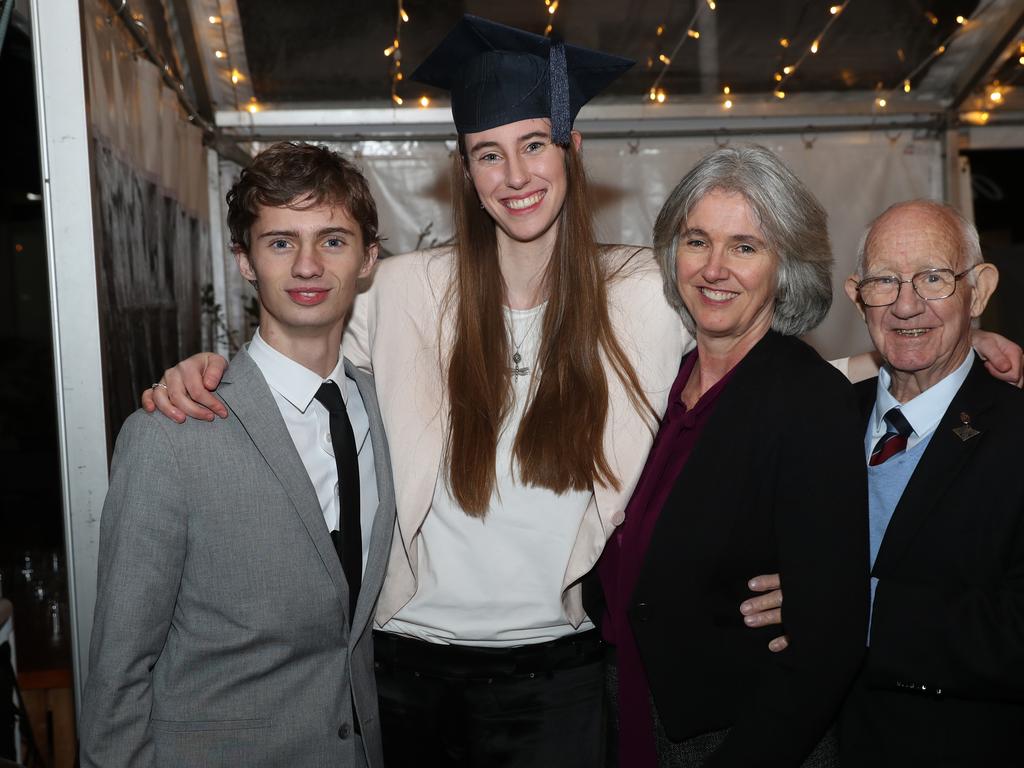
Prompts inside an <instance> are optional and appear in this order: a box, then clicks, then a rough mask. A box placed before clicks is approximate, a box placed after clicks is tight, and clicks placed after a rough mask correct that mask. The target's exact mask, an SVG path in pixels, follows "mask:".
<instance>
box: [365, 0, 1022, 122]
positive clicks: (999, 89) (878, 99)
mask: <svg viewBox="0 0 1024 768" xmlns="http://www.w3.org/2000/svg"><path fill="white" fill-rule="evenodd" d="M719 1H722V2H728V0H698V2H696V4H695V8H694V12H693V15H692V17H691V18H690V20H689V22H688V23H687V24H686V25H685V26H684V27H683V30H682V32H681V33H680V34H679V36H678V39H677V42H676V43H675V45H674V46H673V47H672V48H671V49H668V48H666V47H663V46H662V43H664V41H665V39H666V36H667V32H668V29H667V26H666V25H665V24H659V25H658V27H657V29H656V31H655V49H656V50H658V53H657V56H656V57H654V56H652V57H650V58H649V59H648V62H647V67H648V69H654V68H655V67H656V66H657V65H660V66H658V72H657V74H656V76H655V78H654V81H653V82H652V83H651V86H650V88H648V89H647V92H646V94H645V99H646V100H648V101H650V102H652V103H654V104H655V105H657V104H664V103H665V102H666V101H668V100H669V94H668V92H667V90H666V88H665V87H664V80H665V77H666V75H667V74H668V72H669V70H670V69H671V67H672V66H673V62H674V61H676V60H677V58H678V56H679V53H680V51H681V50H682V48H683V46H684V45H686V44H687V43H689V42H690V41H691V40H692V41H694V42H695V43H699V41H700V38H701V34H700V23H701V20H702V17H703V16H704V14H708V13H713V12H715V10H716V9H717V8H718V2H719ZM559 2H560V0H544V14H545V17H546V19H547V20H546V24H545V28H544V35H545V36H549V35H550V34H551V32H552V30H553V28H554V16H555V14H556V13H557V12H558V10H559ZM562 2H564V0H562ZM851 2H852V0H843V1H842V2H833V3H832V4H828V5H826V4H825V3H824V2H823V3H822V15H823V19H822V25H821V28H820V30H819V31H818V33H817V34H816V35H814V36H813V37H812V38H810V43H809V44H806V45H803V46H801V47H799V48H798V47H797V46H796V45H795V44H794V41H793V39H792V38H790V37H783V38H780V39H779V41H778V44H779V47H780V48H781V49H782V51H783V53H782V56H781V57H780V63H781V66H780V67H779V69H778V71H776V72H774V73H773V74H772V82H771V84H770V88H771V94H772V95H773V96H774V97H775V98H776V99H778V100H782V99H785V98H786V95H787V93H788V92H789V91H790V89H791V82H792V80H793V78H794V77H795V76H796V75H797V73H798V72H799V71H800V68H801V67H802V66H803V65H804V63H805V62H806V61H807V59H808V58H809V57H811V56H816V55H818V54H819V52H821V51H822V50H823V49H824V48H825V40H826V38H827V37H828V36H829V34H830V32H831V31H832V29H833V27H834V26H835V24H836V23H838V22H839V20H840V19H841V18H842V17H843V15H844V12H845V11H846V10H847V8H848V6H849V5H850V3H851ZM923 18H924V20H925V22H926V23H928V24H931V25H938V24H939V18H938V17H937V16H936V15H935V14H934V13H933V12H932V11H923ZM956 21H957V26H956V28H955V29H954V30H953V31H952V32H951V33H950V34H949V35H948V36H947V37H946V39H945V40H943V41H942V43H940V44H939V45H938V46H936V47H935V48H933V49H932V50H931V51H930V52H929V53H928V55H927V56H925V57H924V59H923V60H921V61H920V62H918V63H917V64H916V65H915V66H913V67H912V68H911V69H910V70H909V71H908V72H906V74H904V76H903V77H902V78H900V80H899V81H898V82H896V83H894V84H893V85H891V86H890V87H884V86H883V85H882V84H879V86H878V87H877V88H876V89H875V92H874V94H873V97H874V105H873V108H874V109H875V110H884V109H886V108H887V107H888V106H889V105H890V104H891V103H892V102H893V99H894V97H896V98H898V97H899V95H900V94H903V95H906V94H909V93H910V92H911V90H912V89H913V87H914V84H915V83H916V82H917V80H918V78H919V77H920V76H921V75H922V74H923V73H924V72H925V71H926V70H927V69H928V67H929V65H930V64H931V63H932V62H933V61H934V60H935V59H937V58H938V57H939V56H941V55H942V54H944V53H945V52H946V50H947V48H948V47H949V46H950V44H951V43H952V42H953V41H954V40H955V39H956V38H957V37H958V36H959V35H960V34H962V33H963V32H964V30H966V29H968V28H969V27H970V25H971V22H970V20H969V19H967V18H965V17H964V16H957V17H956ZM408 22H409V14H408V13H407V12H406V10H405V8H404V5H403V0H397V14H396V20H395V36H394V39H393V40H392V41H391V44H390V45H389V46H388V47H387V48H385V49H384V55H385V56H386V57H388V58H389V59H390V60H391V63H390V74H391V100H392V102H394V104H395V105H396V106H401V105H402V104H403V103H404V101H403V99H402V97H401V96H400V95H399V93H398V87H399V84H400V83H401V82H402V58H401V54H402V50H401V40H402V28H403V26H404V25H405V24H407V23H408ZM1019 49H1020V52H1019V60H1018V66H1017V67H1016V70H1015V71H1014V72H1013V73H1011V76H1010V77H1009V78H1008V79H1006V80H1004V81H1002V82H1000V81H999V80H994V81H993V82H991V83H990V84H989V85H987V86H986V88H985V98H986V101H987V102H988V103H989V104H990V105H991V106H992V107H997V106H1000V105H1001V104H1002V103H1003V101H1004V97H1005V94H1006V92H1007V90H1008V89H1009V88H1011V87H1013V83H1014V82H1015V81H1016V79H1017V78H1018V77H1019V75H1020V71H1021V68H1024V40H1022V41H1021V42H1020V43H1019ZM797 52H799V53H798V55H797ZM787 54H792V58H790V59H789V60H788V61H787V60H786V55H787ZM897 55H898V56H899V59H900V61H901V62H903V61H905V60H906V55H905V53H904V51H903V49H900V50H899V51H897ZM736 101H737V94H736V93H735V91H734V89H733V88H732V87H730V86H729V85H727V84H722V86H721V105H722V108H723V109H724V110H731V109H732V108H733V106H734V105H735V104H736ZM417 103H418V105H419V106H420V107H428V106H430V99H429V97H427V96H426V95H424V96H421V97H420V98H419V99H418V102H417ZM985 119H986V120H987V117H986V118H985Z"/></svg>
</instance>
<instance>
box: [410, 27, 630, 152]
mask: <svg viewBox="0 0 1024 768" xmlns="http://www.w3.org/2000/svg"><path fill="white" fill-rule="evenodd" d="M633 63H634V62H632V61H630V60H629V59H624V58H622V57H620V56H612V55H610V54H607V53H601V52H600V51H592V50H590V49H588V48H578V47H577V46H574V45H565V44H564V43H562V42H560V41H554V40H552V39H551V38H547V37H542V36H540V35H535V34H532V33H530V32H524V31H523V30H521V29H515V28H514V27H507V26H505V25H504V24H498V23H496V22H493V21H488V20H487V19H481V18H478V17H476V16H470V15H468V14H467V15H465V16H463V17H462V20H461V21H460V22H459V23H458V24H457V25H456V26H455V28H454V29H453V30H452V31H451V32H449V33H448V36H447V37H446V38H445V39H444V40H443V41H442V42H441V44H440V45H439V46H437V48H435V49H434V50H433V52H431V54H430V55H429V56H427V59H426V61H424V62H423V63H422V64H420V66H419V67H417V68H416V71H415V72H413V73H412V79H413V80H415V81H416V82H419V83H424V84H426V85H433V86H435V87H437V88H443V89H444V90H446V91H450V92H451V98H452V117H453V118H454V119H455V127H456V128H457V129H458V131H459V133H476V132H478V131H486V130H488V129H490V128H496V127H498V126H499V125H505V124H506V123H514V122H516V121H517V120H527V119H529V118H533V117H547V118H550V119H551V134H552V140H553V141H555V142H556V143H558V144H566V143H568V141H569V132H570V130H571V129H572V123H573V120H575V119H576V115H577V114H578V113H579V111H580V109H581V108H582V107H583V105H584V104H586V103H587V102H588V101H590V100H591V99H592V98H594V96H596V95H597V94H598V93H600V92H601V91H602V90H603V89H604V88H606V87H607V86H608V85H609V84H610V83H611V82H612V81H614V80H615V79H616V78H617V77H618V76H619V75H621V74H622V73H623V72H625V71H626V70H627V69H629V68H630V67H631V66H633Z"/></svg>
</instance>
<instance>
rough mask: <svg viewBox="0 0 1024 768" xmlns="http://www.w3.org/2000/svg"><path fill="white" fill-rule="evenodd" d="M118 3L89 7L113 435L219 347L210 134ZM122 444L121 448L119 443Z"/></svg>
mask: <svg viewBox="0 0 1024 768" xmlns="http://www.w3.org/2000/svg"><path fill="white" fill-rule="evenodd" d="M110 14H111V10H110V7H109V5H108V4H106V3H104V2H101V0H87V2H86V3H84V16H85V18H84V23H83V29H84V39H85V57H86V69H87V73H88V96H89V99H88V103H89V119H90V128H91V134H92V135H91V139H92V147H91V148H92V162H93V167H94V174H93V177H94V202H95V206H96V216H95V220H96V228H97V232H96V244H97V262H98V282H99V286H98V290H99V293H100V296H101V301H100V315H101V318H100V320H101V329H102V337H103V341H104V367H105V373H106V375H105V379H104V387H105V394H106V401H107V408H108V420H107V421H108V425H109V428H110V431H111V436H113V435H114V434H116V433H117V431H118V430H119V429H120V426H121V424H122V422H123V421H124V419H125V418H126V417H127V416H128V415H129V414H130V413H131V412H132V411H133V410H135V408H136V407H137V404H138V393H139V392H140V391H141V390H142V389H143V388H144V387H146V386H148V385H149V384H150V382H152V381H154V378H155V377H159V375H160V373H161V372H162V371H163V369H164V368H165V367H167V366H168V365H170V364H172V363H173V362H175V361H176V360H179V359H180V358H182V357H183V356H186V355H188V354H191V353H192V352H195V351H197V350H198V349H200V348H201V347H203V346H206V347H208V346H209V344H210V341H209V339H210V333H209V329H208V328H207V327H206V324H204V323H203V319H204V318H203V307H202V303H201V291H202V286H203V284H206V283H209V282H210V280H211V275H210V262H209V258H208V253H209V246H208V238H209V224H208V217H209V208H208V203H207V176H206V152H205V150H204V148H203V145H202V132H201V131H200V129H199V128H197V127H196V126H194V125H192V124H190V123H189V122H188V120H187V119H186V117H185V115H184V114H183V113H182V111H181V109H180V107H179V105H178V102H177V98H176V96H175V94H174V93H173V92H172V91H171V90H170V89H169V88H167V87H166V86H165V84H164V83H163V81H162V79H161V76H160V72H159V70H158V69H157V68H156V66H154V65H153V64H151V63H150V62H149V61H146V60H144V59H141V58H138V57H137V56H135V55H134V54H133V46H132V41H131V38H130V37H129V36H128V35H127V33H126V32H125V31H124V29H123V28H122V27H121V22H120V21H118V20H117V19H111V18H110ZM112 444H113V442H112V441H111V445H112Z"/></svg>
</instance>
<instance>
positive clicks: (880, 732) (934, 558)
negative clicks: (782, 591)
mask: <svg viewBox="0 0 1024 768" xmlns="http://www.w3.org/2000/svg"><path fill="white" fill-rule="evenodd" d="M875 381H876V380H871V381H869V382H863V383H862V384H860V385H858V394H859V395H860V396H861V402H862V409H863V419H864V422H862V423H866V421H867V418H868V416H869V414H870V412H871V409H872V408H873V407H874V404H875V393H876V384H875ZM961 414H967V416H968V418H969V420H970V424H971V426H972V427H973V428H974V429H976V430H978V431H979V432H980V433H981V434H979V435H977V436H975V437H972V438H970V439H968V440H961V439H960V438H959V437H957V435H956V434H954V432H953V430H954V429H955V428H956V427H959V426H960V425H961V421H962V419H961ZM872 575H873V576H875V577H877V578H878V587H877V590H876V593H875V608H874V615H873V617H872V623H871V647H870V649H869V650H868V655H867V658H866V661H865V664H864V668H863V670H862V672H861V675H860V678H859V679H858V683H857V686H856V687H855V690H854V693H853V694H852V695H851V696H850V699H849V701H848V702H847V706H846V707H845V709H844V712H843V717H842V721H841V729H840V736H841V741H840V746H841V753H842V756H843V768H847V766H872V768H875V767H876V766H890V765H892V766H897V765H898V766H925V765H926V766H953V765H956V766H972V767H973V766H985V768H989V767H990V766H1003V765H1015V766H1019V765H1022V764H1024V748H1022V747H1021V744H1020V739H1021V737H1022V736H1024V393H1022V392H1021V391H1020V390H1018V389H1016V388H1014V387H1011V386H1010V385H1008V384H1004V383H1002V382H999V381H996V380H995V379H993V378H992V377H991V376H989V375H988V373H987V372H986V371H985V368H984V365H983V364H982V363H981V362H980V361H976V362H975V363H974V367H973V368H972V369H971V372H970V373H969V374H968V377H967V380H966V381H965V382H964V384H963V386H961V387H960V391H959V392H957V394H956V396H955V397H954V398H953V401H952V402H951V403H950V406H949V408H948V409H947V410H946V413H945V415H944V416H943V418H942V421H941V422H940V424H939V426H938V427H937V428H936V430H935V433H934V434H933V435H932V439H931V441H930V442H929V444H928V447H927V448H926V449H925V452H924V455H922V457H921V461H920V463H919V464H918V465H917V469H916V470H915V471H914V474H913V475H912V476H911V478H910V482H909V483H908V484H907V488H906V490H905V491H904V492H903V497H902V498H901V499H900V502H899V505H898V506H897V507H896V510H895V512H894V513H893V516H892V519H891V521H890V522H889V526H888V529H887V530H886V532H885V537H884V538H883V539H882V545H881V549H880V550H879V552H878V557H877V559H876V560H875V567H874V570H873V572H872ZM786 596H787V598H788V592H787V593H786ZM787 607H788V605H787Z"/></svg>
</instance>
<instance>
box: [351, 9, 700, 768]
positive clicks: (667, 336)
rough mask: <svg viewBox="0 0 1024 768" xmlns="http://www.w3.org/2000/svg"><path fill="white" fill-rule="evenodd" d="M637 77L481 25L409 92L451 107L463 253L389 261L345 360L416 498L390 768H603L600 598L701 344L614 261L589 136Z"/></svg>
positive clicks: (383, 676) (384, 636)
mask: <svg viewBox="0 0 1024 768" xmlns="http://www.w3.org/2000/svg"><path fill="white" fill-rule="evenodd" d="M631 64H632V62H630V61H628V60H625V59H621V58H618V57H615V56H609V55H606V54H602V53H598V52H596V51H590V50H586V49H582V48H577V47H574V46H569V45H563V44H561V43H552V41H551V40H549V39H546V38H543V37H539V36H537V35H532V34H528V33H525V32H522V31H520V30H516V29H511V28H508V27H505V26H502V25H500V24H494V23H491V22H488V21H485V20H482V19H476V18H472V17H466V18H465V19H464V20H463V21H462V22H461V23H460V24H459V25H458V26H457V27H456V28H455V29H454V30H453V31H452V32H451V33H450V34H449V36H448V37H447V38H446V39H445V40H444V41H443V42H442V43H441V45H440V46H438V48H437V49H436V50H435V51H434V52H433V53H432V54H431V55H430V56H429V57H428V58H427V60H426V61H425V62H423V64H422V65H421V66H420V67H419V68H418V69H417V70H416V72H415V73H414V74H413V75H412V77H413V79H415V80H417V81H419V82H423V83H426V84H430V85H434V86H437V87H439V88H443V89H446V90H449V91H450V92H451V100H452V113H453V116H454V119H455V124H456V127H457V129H458V133H459V151H458V152H457V153H456V155H455V157H454V158H453V160H454V167H453V173H452V181H453V198H454V229H455V238H454V241H455V246H454V248H451V249H441V250H438V251H434V252H430V253H425V254H412V255H408V256H402V257H397V258H395V259H390V260H388V262H387V263H385V264H382V265H381V268H380V270H379V271H378V274H377V275H376V278H375V284H374V289H373V290H372V291H370V293H369V294H368V295H367V297H366V298H367V299H368V300H367V301H366V302H363V303H362V304H361V305H360V306H359V307H358V308H357V310H356V315H355V316H354V317H353V319H352V322H351V324H350V331H349V340H348V341H347V346H346V354H347V355H348V356H349V357H350V359H351V360H353V361H354V362H356V363H357V364H359V365H364V366H367V367H370V368H372V369H373V371H374V374H375V376H376V378H377V385H378V396H379V398H380V401H381V408H382V411H383V412H384V419H385V424H386V426H387V429H388V433H389V439H390V443H391V452H392V462H393V469H394V475H395V481H396V486H397V488H396V493H397V500H398V507H399V513H398V514H399V524H398V530H399V534H398V536H397V537H396V540H395V549H394V551H393V554H392V558H391V563H390V566H389V572H388V580H387V582H388V583H387V585H386V586H385V588H384V590H383V592H382V594H381V598H380V603H379V607H378V612H377V619H378V622H380V623H381V624H382V626H383V631H382V632H379V633H378V635H377V637H376V643H375V651H376V661H377V665H378V675H377V679H378V688H379V691H380V701H381V715H382V718H383V721H382V727H383V732H384V738H385V755H386V758H387V760H388V761H389V763H391V764H393V765H412V764H431V765H472V766H484V765H487V766H520V765H544V766H549V765H550V766H555V765H559V766H581V768H582V767H583V766H587V767H588V768H592V767H593V766H597V765H601V764H602V761H603V742H604V735H603V726H604V716H603V690H604V670H603V662H604V653H605V650H604V647H603V644H602V642H601V641H600V638H599V636H598V634H597V632H596V630H594V628H593V624H592V623H591V622H590V620H589V619H588V618H587V616H586V614H585V612H584V610H583V606H582V600H581V595H580V592H581V590H580V586H579V582H580V580H581V579H582V578H583V576H584V575H585V574H586V573H587V572H588V571H590V570H591V568H592V567H593V565H594V563H595V562H596V561H597V558H598V556H599V555H600V553H601V550H602V548H603V546H604V542H605V540H606V539H607V537H608V535H609V534H610V533H611V532H612V531H613V530H614V529H615V527H616V526H617V525H618V524H620V523H621V522H622V519H623V510H624V509H625V505H626V502H627V501H628V499H629V495H630V492H631V491H632V488H633V485H634V484H635V482H636V478H637V477H638V476H639V472H640V470H641V468H642V466H643V462H644V458H645V456H646V454H647V452H648V450H649V448H650V443H651V440H652V438H653V428H654V425H655V413H656V410H661V409H663V408H664V405H665V403H664V400H665V397H666V396H667V393H668V388H669V387H670V385H671V382H672V381H673V379H674V376H675V372H676V370H677V369H678V361H679V358H680V356H681V354H682V351H683V349H684V347H686V345H688V344H689V343H690V340H689V337H688V335H687V334H686V332H685V330H683V329H682V327H681V325H680V323H679V320H678V317H677V316H675V314H674V313H673V312H672V311H671V310H670V309H668V308H667V306H666V305H665V302H664V299H663V298H662V294H661V291H662V288H661V278H660V274H659V272H658V268H657V266H656V264H655V263H654V261H653V259H652V258H651V256H650V254H649V252H648V251H646V250H638V249H636V248H630V249H626V248H615V247H605V246H599V245H598V244H597V243H596V241H595V237H594V232H593V225H592V215H591V204H590V200H589V198H588V190H587V182H586V176H585V174H584V170H583V165H582V162H581V159H580V155H579V148H580V143H581V139H580V135H579V134H578V133H576V132H573V131H572V130H571V125H572V121H573V119H574V118H575V116H576V114H577V113H578V112H579V110H580V108H581V107H582V106H583V104H584V103H586V102H587V101H588V100H589V99H590V98H591V97H593V96H594V95H596V94H597V93H598V92H599V91H600V90H601V89H603V88H604V87H605V86H607V85H608V84H609V83H610V82H611V81H612V80H614V79H615V78H616V77H618V76H619V75H620V74H621V73H622V72H624V71H625V70H626V69H628V68H629V66H630V65H631ZM389 406H390V408H389Z"/></svg>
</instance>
